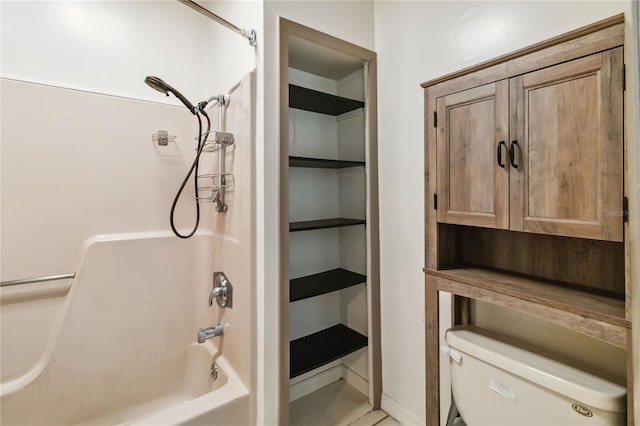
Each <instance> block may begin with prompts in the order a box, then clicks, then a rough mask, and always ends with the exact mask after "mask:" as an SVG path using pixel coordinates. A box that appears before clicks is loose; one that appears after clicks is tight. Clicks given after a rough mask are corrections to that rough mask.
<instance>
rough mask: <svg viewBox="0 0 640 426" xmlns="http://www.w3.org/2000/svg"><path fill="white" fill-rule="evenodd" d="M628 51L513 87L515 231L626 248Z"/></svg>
mask: <svg viewBox="0 0 640 426" xmlns="http://www.w3.org/2000/svg"><path fill="white" fill-rule="evenodd" d="M622 90H623V89H622V48H617V49H613V50H609V51H605V52H602V53H598V54H595V55H591V56H587V57H584V58H581V59H577V60H574V61H570V62H566V63H564V64H560V65H557V66H553V67H549V68H545V69H542V70H539V71H535V72H531V73H528V74H525V75H522V76H519V77H516V78H513V79H511V81H510V93H511V130H512V139H513V140H515V141H516V143H517V145H515V146H514V154H515V158H514V162H515V163H516V165H517V168H515V167H512V168H511V170H510V179H511V203H510V211H511V213H510V216H511V219H510V222H511V229H512V230H516V231H527V232H537V233H545V234H555V235H566V236H573V237H582V238H593V239H603V240H612V241H622V216H621V214H622V193H623V187H622V149H623V142H622V136H623V134H622V131H623V130H622V129H623V128H622V106H623V104H622Z"/></svg>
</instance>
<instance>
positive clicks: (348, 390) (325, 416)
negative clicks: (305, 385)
mask: <svg viewBox="0 0 640 426" xmlns="http://www.w3.org/2000/svg"><path fill="white" fill-rule="evenodd" d="M289 420H290V422H289V423H290V425H291V426H374V425H375V426H401V425H400V423H398V422H397V421H396V420H395V419H394V418H392V417H390V416H389V415H388V414H387V413H385V412H384V411H371V406H370V405H369V402H368V399H367V397H366V396H364V395H363V394H361V393H360V392H358V391H357V390H355V389H354V388H353V387H351V386H349V385H348V384H347V383H346V382H345V381H344V380H338V381H337V382H334V383H331V384H330V385H328V386H325V387H323V388H322V389H318V390H317V391H315V392H313V393H311V394H309V395H306V396H303V397H302V398H300V399H297V400H295V401H293V402H292V403H291V406H290V414H289Z"/></svg>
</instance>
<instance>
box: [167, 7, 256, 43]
mask: <svg viewBox="0 0 640 426" xmlns="http://www.w3.org/2000/svg"><path fill="white" fill-rule="evenodd" d="M178 1H179V2H180V3H182V4H184V5H186V6H189V7H190V8H191V9H193V10H195V11H197V12H200V13H202V14H203V15H204V16H206V17H208V18H211V19H213V20H214V21H216V22H217V23H218V24H221V25H224V26H225V27H227V28H229V29H230V30H231V31H233V32H236V33H238V34H240V35H241V36H242V37H245V38H247V39H248V40H249V44H250V45H251V46H255V45H256V44H257V35H256V32H255V30H245V29H241V28H238V27H236V26H235V25H233V24H232V23H231V22H229V21H227V20H226V19H224V18H221V17H219V16H218V15H216V14H215V13H213V12H212V11H210V10H209V9H207V8H205V7H202V6H200V5H199V4H198V3H196V2H195V1H193V0H178Z"/></svg>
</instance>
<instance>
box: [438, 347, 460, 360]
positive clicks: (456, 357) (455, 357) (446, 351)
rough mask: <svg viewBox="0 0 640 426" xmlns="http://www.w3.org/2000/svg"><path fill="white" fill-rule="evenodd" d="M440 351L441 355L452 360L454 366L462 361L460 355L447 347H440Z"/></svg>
mask: <svg viewBox="0 0 640 426" xmlns="http://www.w3.org/2000/svg"><path fill="white" fill-rule="evenodd" d="M440 350H441V351H442V353H443V354H445V355H448V356H449V358H451V359H452V360H454V361H455V362H456V364H460V362H461V361H462V354H461V353H460V352H458V351H455V350H453V349H451V347H449V345H442V346H440Z"/></svg>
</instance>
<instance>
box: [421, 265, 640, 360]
mask: <svg viewBox="0 0 640 426" xmlns="http://www.w3.org/2000/svg"><path fill="white" fill-rule="evenodd" d="M424 272H425V273H426V274H427V275H430V276H433V277H435V278H436V285H437V288H438V290H439V291H446V292H449V293H452V294H456V295H460V296H464V297H469V298H471V299H476V300H482V301H485V302H489V303H493V304H497V305H501V306H504V307H506V308H510V309H514V310H517V311H521V312H525V313H530V314H534V315H537V316H540V317H544V319H546V320H548V321H551V322H554V323H556V324H560V325H562V326H565V327H568V328H571V329H574V330H576V331H579V332H581V333H584V334H587V335H590V336H592V337H595V338H597V339H599V340H602V341H605V342H607V343H610V344H613V345H615V346H618V347H626V346H625V345H626V335H627V330H628V329H629V328H630V327H631V323H630V321H629V320H627V319H626V318H625V302H624V300H623V299H621V298H617V297H613V296H612V295H609V294H608V293H605V292H594V291H591V290H589V291H587V290H586V289H582V288H581V287H578V286H572V285H569V284H566V283H562V282H557V281H551V280H544V279H538V278H535V277H530V276H527V275H520V274H516V273H511V272H507V271H501V270H495V269H486V268H482V267H475V266H469V267H460V268H455V269H440V270H435V269H429V268H425V269H424Z"/></svg>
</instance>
